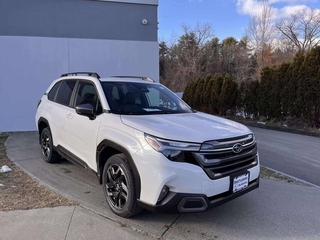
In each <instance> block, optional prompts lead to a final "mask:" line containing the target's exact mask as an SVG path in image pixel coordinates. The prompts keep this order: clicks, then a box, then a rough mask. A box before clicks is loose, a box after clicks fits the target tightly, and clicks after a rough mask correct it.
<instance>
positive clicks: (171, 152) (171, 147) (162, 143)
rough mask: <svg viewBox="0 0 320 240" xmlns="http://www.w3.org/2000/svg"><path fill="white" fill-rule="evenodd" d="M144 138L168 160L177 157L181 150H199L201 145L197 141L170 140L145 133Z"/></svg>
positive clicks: (181, 152)
mask: <svg viewBox="0 0 320 240" xmlns="http://www.w3.org/2000/svg"><path fill="white" fill-rule="evenodd" d="M145 139H146V141H147V142H148V143H149V145H150V146H151V147H152V148H153V149H154V150H156V151H157V152H161V153H162V154H163V155H165V156H166V157H167V158H168V159H170V160H175V159H178V158H179V156H181V155H183V152H196V151H199V150H200V146H201V144H199V143H190V142H176V141H170V140H166V139H161V138H157V137H154V136H150V135H148V134H145Z"/></svg>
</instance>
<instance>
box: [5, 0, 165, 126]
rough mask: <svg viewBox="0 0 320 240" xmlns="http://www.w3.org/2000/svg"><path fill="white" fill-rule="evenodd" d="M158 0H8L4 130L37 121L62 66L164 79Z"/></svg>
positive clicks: (68, 70)
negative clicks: (40, 104) (161, 75)
mask: <svg viewBox="0 0 320 240" xmlns="http://www.w3.org/2000/svg"><path fill="white" fill-rule="evenodd" d="M157 7H158V0H118V1H116V0H115V1H110V0H104V1H102V0H101V1H97V0H28V1H25V0H1V1H0V132H7V131H32V130H35V129H36V126H35V123H34V115H35V111H36V105H37V101H38V100H39V99H40V97H41V95H42V94H43V92H44V91H45V90H46V88H47V87H48V86H49V84H50V83H51V82H52V81H53V80H54V79H56V78H58V77H59V76H60V75H61V73H65V72H74V71H91V72H98V73H99V75H100V76H112V75H131V76H132V75H139V76H149V77H151V78H153V79H155V80H156V81H158V80H159V57H158V51H159V50H158V41H157V39H158V37H157V32H158V17H157Z"/></svg>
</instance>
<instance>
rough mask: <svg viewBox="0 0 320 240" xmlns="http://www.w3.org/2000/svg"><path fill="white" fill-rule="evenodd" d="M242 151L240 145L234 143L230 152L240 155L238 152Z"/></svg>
mask: <svg viewBox="0 0 320 240" xmlns="http://www.w3.org/2000/svg"><path fill="white" fill-rule="evenodd" d="M242 149H243V146H242V144H241V143H236V144H235V145H233V147H232V151H233V152H234V153H240V152H241V151H242Z"/></svg>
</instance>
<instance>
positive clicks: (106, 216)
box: [0, 132, 320, 240]
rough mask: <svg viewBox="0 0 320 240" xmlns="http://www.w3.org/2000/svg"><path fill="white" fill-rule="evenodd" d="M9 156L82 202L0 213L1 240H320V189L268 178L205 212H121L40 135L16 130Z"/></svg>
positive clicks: (90, 178) (8, 143)
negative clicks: (51, 159) (49, 151)
mask: <svg viewBox="0 0 320 240" xmlns="http://www.w3.org/2000/svg"><path fill="white" fill-rule="evenodd" d="M5 145H6V149H7V155H8V156H9V158H10V159H11V160H12V161H14V162H15V163H16V164H17V165H19V166H20V167H21V168H22V169H23V170H24V171H26V172H27V173H29V174H30V175H31V176H33V177H34V178H36V179H38V180H39V181H40V182H41V183H42V184H44V185H46V186H48V187H50V188H51V189H53V190H54V191H56V192H58V193H59V194H61V195H62V196H65V197H67V198H69V199H71V200H74V201H76V202H78V203H79V204H80V205H79V206H73V207H57V208H45V209H37V210H25V211H12V212H0V239H3V240H7V239H10V240H11V239H24V240H28V239H30V240H31V239H32V240H37V239H53V240H56V239H61V240H62V239H66V240H69V239H160V238H161V239H320V228H319V226H320V217H319V216H320V204H319V203H320V189H319V188H316V187H309V186H302V185H295V184H289V183H285V182H280V181H272V180H267V179H261V184H260V188H259V189H257V190H254V191H252V192H250V193H248V194H246V195H244V196H242V197H240V198H237V199H235V200H233V201H231V202H228V203H226V204H224V205H221V206H219V207H217V208H215V209H212V210H210V211H207V212H204V213H197V214H176V215H170V214H156V213H152V212H148V211H143V212H142V213H141V214H139V215H137V216H135V217H134V218H131V219H124V218H120V217H118V216H116V215H114V214H113V213H112V212H111V211H110V209H109V208H108V207H107V205H106V202H105V200H104V196H103V192H102V187H101V186H100V185H99V183H98V181H97V179H96V177H95V176H94V175H92V174H91V173H89V172H87V171H86V170H84V169H82V168H80V167H78V166H77V165H74V164H71V163H69V162H67V161H62V162H61V163H59V164H47V163H45V162H44V161H43V160H42V158H41V154H40V147H39V145H38V141H37V133H35V132H24V133H13V134H11V135H10V136H9V138H8V140H7V141H6V143H5Z"/></svg>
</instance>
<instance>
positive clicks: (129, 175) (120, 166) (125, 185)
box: [102, 154, 142, 218]
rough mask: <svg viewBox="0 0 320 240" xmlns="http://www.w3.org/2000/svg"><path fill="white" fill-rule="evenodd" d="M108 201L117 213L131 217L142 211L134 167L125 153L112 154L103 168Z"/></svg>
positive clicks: (105, 192)
mask: <svg viewBox="0 0 320 240" xmlns="http://www.w3.org/2000/svg"><path fill="white" fill-rule="evenodd" d="M102 178H103V180H102V181H103V190H104V194H105V197H106V201H107V203H108V205H109V207H110V209H111V210H112V212H114V213H115V214H116V215H118V216H121V217H125V218H129V217H132V216H134V215H136V214H138V213H139V212H141V211H142V208H140V207H139V206H138V203H137V196H136V191H135V182H134V175H133V172H132V169H131V167H130V165H129V163H128V161H127V159H126V157H125V155H124V154H116V155H113V156H111V157H110V158H109V159H108V160H107V162H106V164H105V166H104V169H103V177H102Z"/></svg>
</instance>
